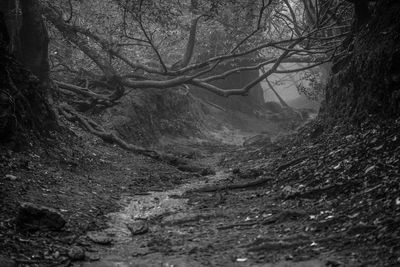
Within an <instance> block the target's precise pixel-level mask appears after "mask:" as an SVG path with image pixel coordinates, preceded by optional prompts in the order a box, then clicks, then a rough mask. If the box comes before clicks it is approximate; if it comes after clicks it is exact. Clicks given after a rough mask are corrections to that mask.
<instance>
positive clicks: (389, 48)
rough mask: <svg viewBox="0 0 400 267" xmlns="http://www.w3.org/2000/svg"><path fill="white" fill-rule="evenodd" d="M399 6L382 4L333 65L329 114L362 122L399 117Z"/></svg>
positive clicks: (393, 1)
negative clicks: (376, 118) (370, 117)
mask: <svg viewBox="0 0 400 267" xmlns="http://www.w3.org/2000/svg"><path fill="white" fill-rule="evenodd" d="M399 14H400V2H399V1H396V0H384V1H379V3H378V4H377V7H376V9H375V10H374V12H373V14H372V17H371V19H370V20H369V21H368V22H367V23H365V24H364V25H363V26H362V27H361V28H360V29H359V30H358V31H357V32H356V33H355V34H354V36H353V38H352V41H351V42H350V45H349V46H348V47H346V48H344V51H343V53H342V55H341V56H340V57H338V58H336V60H335V61H334V65H333V68H332V71H333V74H332V78H331V80H330V82H329V83H328V86H327V89H326V105H325V107H326V111H327V113H328V114H329V115H333V116H334V117H337V118H344V117H350V118H353V119H355V120H358V121H362V120H363V119H365V118H366V117H368V116H370V115H378V116H379V115H380V116H385V117H388V116H392V117H396V116H398V115H399V114H400V34H399V33H400V17H399Z"/></svg>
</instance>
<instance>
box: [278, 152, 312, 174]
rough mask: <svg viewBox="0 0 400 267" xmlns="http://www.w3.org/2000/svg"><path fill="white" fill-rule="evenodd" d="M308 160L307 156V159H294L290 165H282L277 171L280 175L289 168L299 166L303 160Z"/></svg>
mask: <svg viewBox="0 0 400 267" xmlns="http://www.w3.org/2000/svg"><path fill="white" fill-rule="evenodd" d="M307 158H308V157H307V156H305V157H300V158H297V159H294V160H292V161H290V162H288V163H285V164H282V165H280V166H279V167H278V168H276V171H277V172H278V173H280V172H281V171H283V170H286V169H287V168H289V167H291V166H294V165H296V164H299V163H300V162H302V161H303V160H305V159H307Z"/></svg>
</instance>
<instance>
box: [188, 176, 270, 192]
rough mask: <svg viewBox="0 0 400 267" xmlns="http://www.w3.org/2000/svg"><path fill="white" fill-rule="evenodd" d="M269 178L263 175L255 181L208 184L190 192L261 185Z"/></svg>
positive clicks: (268, 180)
mask: <svg viewBox="0 0 400 267" xmlns="http://www.w3.org/2000/svg"><path fill="white" fill-rule="evenodd" d="M271 180H272V177H264V178H261V179H257V180H255V181H251V182H248V183H239V184H225V185H210V186H205V187H202V188H198V189H194V190H191V192H202V193H210V192H216V191H222V190H232V189H244V188H249V187H255V186H259V185H263V184H266V183H268V182H270V181H271Z"/></svg>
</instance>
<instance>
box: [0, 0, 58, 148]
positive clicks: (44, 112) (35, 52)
mask: <svg viewBox="0 0 400 267" xmlns="http://www.w3.org/2000/svg"><path fill="white" fill-rule="evenodd" d="M16 4H18V6H16ZM36 4H37V2H36V1H31V0H22V1H2V2H1V3H0V12H1V13H2V14H3V16H0V19H1V20H2V21H1V22H0V24H1V25H2V29H1V31H2V34H1V35H0V37H1V40H0V143H4V142H9V141H13V142H14V143H15V144H16V145H20V144H24V142H25V140H26V139H27V137H28V136H31V134H32V133H35V134H36V135H37V136H38V135H42V134H44V133H47V130H49V129H50V128H53V126H55V118H54V113H53V112H52V110H51V108H50V105H49V104H48V102H47V84H48V83H47V81H48V70H49V68H48V60H47V43H48V38H47V31H46V29H45V27H44V24H43V21H42V17H41V15H40V12H39V10H38V9H37V5H36ZM32 73H33V74H35V75H32Z"/></svg>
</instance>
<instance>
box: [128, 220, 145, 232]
mask: <svg viewBox="0 0 400 267" xmlns="http://www.w3.org/2000/svg"><path fill="white" fill-rule="evenodd" d="M126 227H127V228H128V229H129V231H130V232H131V234H132V235H141V234H145V233H147V232H148V231H149V225H148V224H147V222H146V221H134V222H131V223H127V224H126Z"/></svg>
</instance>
